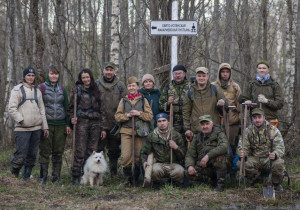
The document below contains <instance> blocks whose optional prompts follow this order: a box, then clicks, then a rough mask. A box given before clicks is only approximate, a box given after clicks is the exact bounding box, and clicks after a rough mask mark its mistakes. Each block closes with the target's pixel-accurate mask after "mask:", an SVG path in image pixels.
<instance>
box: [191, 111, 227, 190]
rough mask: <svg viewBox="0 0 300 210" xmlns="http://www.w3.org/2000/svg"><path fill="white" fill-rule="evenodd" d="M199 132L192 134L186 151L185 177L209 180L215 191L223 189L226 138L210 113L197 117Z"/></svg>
mask: <svg viewBox="0 0 300 210" xmlns="http://www.w3.org/2000/svg"><path fill="white" fill-rule="evenodd" d="M199 121H200V129H201V132H200V133H198V135H196V136H194V138H193V140H192V142H191V146H190V148H189V149H188V151H187V154H186V158H185V166H186V169H187V177H188V178H189V179H190V180H193V181H201V182H207V181H211V183H212V184H214V185H216V188H215V191H219V192H221V191H223V190H224V185H225V177H226V172H227V170H226V168H227V162H228V155H227V147H228V146H227V138H226V136H225V133H224V132H223V131H222V130H221V129H220V128H219V127H217V126H214V124H213V122H212V118H211V116H210V115H203V116H201V117H199Z"/></svg>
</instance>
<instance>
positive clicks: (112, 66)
mask: <svg viewBox="0 0 300 210" xmlns="http://www.w3.org/2000/svg"><path fill="white" fill-rule="evenodd" d="M107 67H111V68H113V69H114V68H116V64H115V63H114V62H105V63H104V68H105V69H106V68H107Z"/></svg>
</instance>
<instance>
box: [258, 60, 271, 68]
mask: <svg viewBox="0 0 300 210" xmlns="http://www.w3.org/2000/svg"><path fill="white" fill-rule="evenodd" d="M259 64H265V65H266V66H267V67H268V68H270V65H269V63H268V61H265V60H261V61H259V62H257V64H256V67H258V65H259Z"/></svg>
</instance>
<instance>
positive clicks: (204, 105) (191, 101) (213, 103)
mask: <svg viewBox="0 0 300 210" xmlns="http://www.w3.org/2000/svg"><path fill="white" fill-rule="evenodd" d="M219 99H223V100H224V101H225V107H227V100H226V99H225V96H224V94H223V92H222V91H216V92H215V91H214V90H213V89H212V87H211V84H210V82H208V83H207V86H206V88H205V89H204V90H200V89H199V88H198V86H197V83H196V82H194V83H193V84H192V85H191V88H190V90H189V93H188V94H186V95H185V104H184V106H183V122H184V129H185V130H191V131H193V132H196V133H198V132H200V123H199V117H200V116H202V115H206V114H209V115H210V116H211V117H212V120H213V122H214V125H218V126H219V125H220V116H219V111H221V110H222V107H217V102H218V100H219ZM218 109H220V110H218Z"/></svg>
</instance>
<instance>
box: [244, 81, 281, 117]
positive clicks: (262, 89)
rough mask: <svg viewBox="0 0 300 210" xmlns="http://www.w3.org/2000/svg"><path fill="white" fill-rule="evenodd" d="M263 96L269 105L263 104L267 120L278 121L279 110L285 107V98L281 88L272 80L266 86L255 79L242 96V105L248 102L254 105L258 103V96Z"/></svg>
mask: <svg viewBox="0 0 300 210" xmlns="http://www.w3.org/2000/svg"><path fill="white" fill-rule="evenodd" d="M259 94H263V95H264V96H265V97H266V98H267V99H269V103H267V104H262V109H263V110H264V111H265V115H266V118H267V120H273V119H277V118H278V117H277V114H276V112H277V110H279V109H281V108H282V107H283V102H284V100H283V97H282V92H281V87H280V86H279V84H278V83H277V82H275V81H274V80H273V79H272V78H270V79H269V80H267V81H266V82H265V83H264V84H262V83H261V82H259V81H257V80H256V79H253V80H251V81H250V82H249V84H248V86H247V87H246V90H245V91H244V93H243V94H242V95H241V96H240V98H239V101H240V103H243V102H245V101H246V100H251V101H252V102H254V103H259V102H258V95H259Z"/></svg>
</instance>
